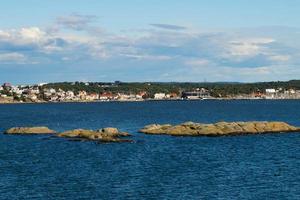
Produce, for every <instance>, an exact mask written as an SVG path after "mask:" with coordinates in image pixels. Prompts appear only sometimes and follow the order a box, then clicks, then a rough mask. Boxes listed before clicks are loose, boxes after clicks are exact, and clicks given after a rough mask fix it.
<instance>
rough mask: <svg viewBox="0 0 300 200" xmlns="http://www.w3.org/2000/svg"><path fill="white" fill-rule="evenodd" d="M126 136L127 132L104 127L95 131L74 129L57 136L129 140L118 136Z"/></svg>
mask: <svg viewBox="0 0 300 200" xmlns="http://www.w3.org/2000/svg"><path fill="white" fill-rule="evenodd" d="M127 136H130V135H129V134H128V133H123V132H120V131H119V130H118V129H116V128H104V129H100V130H97V131H94V130H85V129H75V130H71V131H66V132H63V133H60V134H58V137H64V138H73V139H82V140H92V141H99V142H128V141H129V140H122V139H120V138H119V137H127Z"/></svg>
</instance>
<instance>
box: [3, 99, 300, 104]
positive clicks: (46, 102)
mask: <svg viewBox="0 0 300 200" xmlns="http://www.w3.org/2000/svg"><path fill="white" fill-rule="evenodd" d="M283 100H285V101H296V100H300V99H294V98H289V99H256V98H253V99H252V98H247V99H246V98H241V99H237V98H236V99H235V98H210V99H146V100H126V101H120V100H109V101H100V100H99V101H97V100H95V101H58V102H55V101H41V102H0V105H5V104H59V103H110V102H120V103H126V102H162V101H192V102H195V101H283Z"/></svg>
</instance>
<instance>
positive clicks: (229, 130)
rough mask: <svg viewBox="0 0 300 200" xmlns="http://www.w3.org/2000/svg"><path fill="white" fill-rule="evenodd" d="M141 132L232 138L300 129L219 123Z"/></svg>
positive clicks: (276, 124) (279, 124) (151, 128)
mask: <svg viewBox="0 0 300 200" xmlns="http://www.w3.org/2000/svg"><path fill="white" fill-rule="evenodd" d="M140 132H141V133H146V134H165V135H172V136H230V135H243V134H264V133H287V132H300V128H299V127H294V126H291V125H289V124H287V123H284V122H219V123H216V124H201V123H194V122H186V123H183V124H179V125H175V126H172V125H170V124H165V125H158V124H153V125H148V126H145V127H144V128H143V129H141V130H140Z"/></svg>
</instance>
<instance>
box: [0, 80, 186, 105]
mask: <svg viewBox="0 0 300 200" xmlns="http://www.w3.org/2000/svg"><path fill="white" fill-rule="evenodd" d="M43 85H44V84H38V85H31V86H28V85H27V86H24V85H20V86H13V85H11V84H10V83H4V84H3V85H2V86H0V97H1V98H5V99H12V100H17V101H20V102H25V101H26V102H43V101H46V102H68V101H143V100H145V99H150V98H149V94H148V93H147V92H146V91H144V92H138V93H137V94H132V93H130V94H126V93H117V94H114V93H112V92H103V93H88V92H86V91H78V92H76V93H75V92H74V91H71V90H68V91H64V90H62V89H54V88H43V87H42V86H43ZM177 98H180V96H178V95H177V94H176V93H170V94H165V93H156V94H154V98H153V99H155V100H167V99H177Z"/></svg>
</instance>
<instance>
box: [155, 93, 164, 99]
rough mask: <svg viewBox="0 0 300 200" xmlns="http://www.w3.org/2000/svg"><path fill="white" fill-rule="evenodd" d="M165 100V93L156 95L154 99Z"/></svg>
mask: <svg viewBox="0 0 300 200" xmlns="http://www.w3.org/2000/svg"><path fill="white" fill-rule="evenodd" d="M165 98H166V94H165V93H156V94H154V99H156V100H161V99H165Z"/></svg>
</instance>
